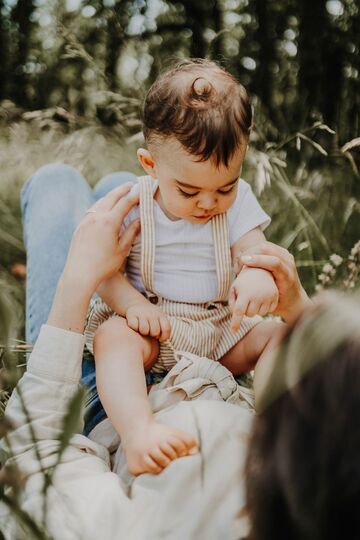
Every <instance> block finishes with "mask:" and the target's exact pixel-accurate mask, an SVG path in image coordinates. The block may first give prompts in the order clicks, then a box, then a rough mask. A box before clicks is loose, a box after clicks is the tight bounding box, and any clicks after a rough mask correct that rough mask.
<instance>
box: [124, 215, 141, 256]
mask: <svg viewBox="0 0 360 540" xmlns="http://www.w3.org/2000/svg"><path fill="white" fill-rule="evenodd" d="M139 231H140V220H139V219H135V221H132V222H131V223H130V224H129V225H128V226H127V227H126V229H125V230H124V232H123V234H122V235H121V236H120V237H119V246H120V249H121V250H122V251H123V252H124V253H125V254H126V255H127V254H128V253H129V251H130V248H131V246H132V245H133V243H134V240H135V238H136V236H137V235H138V234H139Z"/></svg>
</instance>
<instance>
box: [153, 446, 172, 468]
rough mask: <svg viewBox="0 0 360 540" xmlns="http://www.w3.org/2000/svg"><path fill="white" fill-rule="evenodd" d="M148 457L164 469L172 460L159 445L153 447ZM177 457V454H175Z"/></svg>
mask: <svg viewBox="0 0 360 540" xmlns="http://www.w3.org/2000/svg"><path fill="white" fill-rule="evenodd" d="M149 454H150V457H151V458H152V459H153V461H155V463H156V464H157V465H159V467H161V469H165V467H167V466H168V465H169V463H170V462H171V461H172V460H171V459H170V458H169V457H168V456H167V455H166V454H165V453H164V452H163V451H162V450H161V448H160V447H156V448H153V449H152V450H151V451H150V452H149ZM176 457H177V456H176Z"/></svg>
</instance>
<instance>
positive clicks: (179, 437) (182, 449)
mask: <svg viewBox="0 0 360 540" xmlns="http://www.w3.org/2000/svg"><path fill="white" fill-rule="evenodd" d="M171 445H172V447H173V448H175V450H176V452H177V454H178V456H187V455H189V454H196V452H197V451H198V448H197V442H196V440H195V438H194V437H193V436H192V435H190V434H189V433H185V431H181V430H180V429H179V430H176V432H175V433H174V435H173V439H172V440H171Z"/></svg>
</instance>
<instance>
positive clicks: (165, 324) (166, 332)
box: [159, 317, 171, 341]
mask: <svg viewBox="0 0 360 540" xmlns="http://www.w3.org/2000/svg"><path fill="white" fill-rule="evenodd" d="M159 322H160V326H161V334H160V337H159V340H160V341H166V340H167V339H169V337H170V333H171V326H170V321H169V319H168V318H167V317H161V319H160V321H159Z"/></svg>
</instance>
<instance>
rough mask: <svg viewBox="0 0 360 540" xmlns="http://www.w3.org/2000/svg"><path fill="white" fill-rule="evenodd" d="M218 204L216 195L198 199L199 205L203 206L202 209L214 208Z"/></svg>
mask: <svg viewBox="0 0 360 540" xmlns="http://www.w3.org/2000/svg"><path fill="white" fill-rule="evenodd" d="M216 205H217V200H216V199H215V197H211V196H209V197H202V198H201V199H200V200H199V201H198V207H199V208H201V209H202V210H208V211H210V210H214V208H216Z"/></svg>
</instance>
